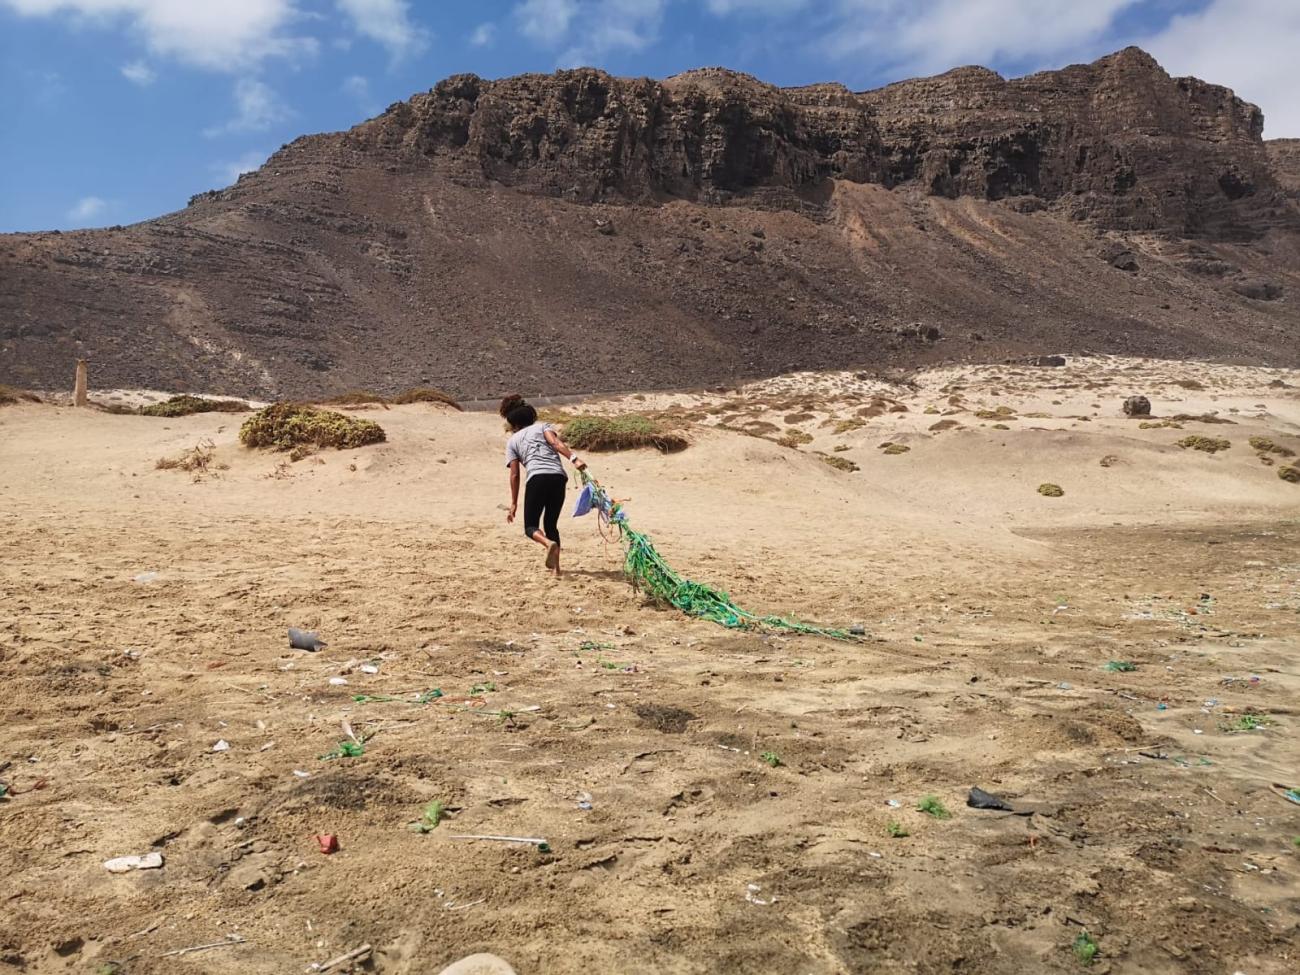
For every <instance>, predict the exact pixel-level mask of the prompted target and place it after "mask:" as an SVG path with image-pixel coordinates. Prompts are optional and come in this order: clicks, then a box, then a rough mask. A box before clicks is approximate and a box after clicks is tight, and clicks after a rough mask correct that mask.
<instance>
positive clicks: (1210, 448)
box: [1178, 435, 1232, 454]
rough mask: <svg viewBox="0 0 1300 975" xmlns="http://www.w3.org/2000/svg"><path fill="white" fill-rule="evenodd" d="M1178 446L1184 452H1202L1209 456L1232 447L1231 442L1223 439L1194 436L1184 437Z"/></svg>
mask: <svg viewBox="0 0 1300 975" xmlns="http://www.w3.org/2000/svg"><path fill="white" fill-rule="evenodd" d="M1178 446H1180V447H1182V448H1183V449H1184V450H1200V451H1204V452H1205V453H1207V454H1217V453H1218V452H1219V451H1220V450H1227V449H1228V448H1229V447H1231V446H1232V441H1231V440H1224V439H1223V438H1222V437H1202V436H1198V435H1193V436H1190V437H1183V439H1182V440H1180V441H1178Z"/></svg>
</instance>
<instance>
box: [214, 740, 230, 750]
mask: <svg viewBox="0 0 1300 975" xmlns="http://www.w3.org/2000/svg"><path fill="white" fill-rule="evenodd" d="M212 750H213V751H214V752H228V751H230V742H228V741H226V739H224V738H222V739H221V740H220V741H219V742H217V743H216V744H215V745H213V746H212Z"/></svg>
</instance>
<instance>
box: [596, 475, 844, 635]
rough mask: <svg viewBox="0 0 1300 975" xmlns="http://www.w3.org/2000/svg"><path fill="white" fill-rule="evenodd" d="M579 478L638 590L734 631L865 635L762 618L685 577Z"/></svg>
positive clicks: (617, 506) (617, 507) (605, 496)
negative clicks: (619, 548)
mask: <svg viewBox="0 0 1300 975" xmlns="http://www.w3.org/2000/svg"><path fill="white" fill-rule="evenodd" d="M578 477H579V479H580V480H581V482H582V483H583V484H584V485H588V486H590V487H591V491H592V507H593V508H594V509H595V510H596V511H597V512H599V514H600V520H601V524H602V526H613V527H616V528H617V529H618V537H619V540H620V541H621V542H622V545H623V549H624V556H623V574H624V575H625V576H627V578H628V581H629V582H631V583H632V588H633V589H634V590H636V591H637V592H644V593H645V594H646V595H647V596H649V597H650V598H651V599H654V600H657V601H659V602H663V603H667V604H668V605H670V606H673V607H675V608H676V609H678V610H680V611H681V612H683V613H685V614H686V615H687V616H694V617H696V618H697V619H703V620H709V621H710V622H713V623H717V624H718V625H719V626H725V627H728V628H729V629H733V630H753V629H767V630H778V631H783V632H787V633H803V634H807V635H810V636H823V637H829V638H830V639H832V640H846V641H856V640H860V639H862V637H863V634H861V633H853V632H850V631H849V630H841V629H834V628H832V627H826V626H816V625H813V624H810V623H801V622H800V621H798V620H795V619H790V618H788V617H784V616H759V615H757V614H755V613H751V612H749V611H748V610H746V609H742V608H741V607H740V606H737V605H736V604H735V602H733V601H732V599H731V597H730V596H728V595H727V594H726V593H725V592H723V591H722V590H720V589H714V588H713V587H712V586H706V585H705V584H704V583H702V582H693V581H692V580H690V579H686V578H684V577H683V576H681V575H680V574H679V573H678V572H677V571H676V570H674V569H673V567H672V566H670V565H669V564H668V563H667V562H666V561H664V557H663V556H662V555H660V554H659V550H658V549H656V548H655V546H654V543H653V542H652V541H651V540H650V536H648V535H645V534H643V533H641V532H639V531H637V530H636V529H635V528H633V527H632V526H631V525H630V524H628V521H627V513H626V511H624V509H623V506H622V504H621V503H620V502H618V501H615V500H614V499H613V498H612V497H611V496H610V495H609V493H608V492H607V491H606V490H605V489H604V488H603V487H602V486H601V485H600V483H599V482H598V481H597V480H596V479H595V478H594V477H592V476H591V475H590V474H588V473H587V472H586V471H580V472H579V473H578Z"/></svg>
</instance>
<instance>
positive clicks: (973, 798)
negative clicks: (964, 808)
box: [940, 786, 1012, 818]
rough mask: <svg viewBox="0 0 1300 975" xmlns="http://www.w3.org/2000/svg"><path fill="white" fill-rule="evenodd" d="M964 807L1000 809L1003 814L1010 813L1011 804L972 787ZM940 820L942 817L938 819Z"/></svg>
mask: <svg viewBox="0 0 1300 975" xmlns="http://www.w3.org/2000/svg"><path fill="white" fill-rule="evenodd" d="M966 805H968V806H970V807H971V808H972V809H1001V810H1003V811H1005V812H1012V808H1011V804H1010V803H1009V802H1007V801H1006V800H1005V799H1003V798H1002V797H1001V796H995V795H994V794H993V793H991V792H985V791H984V790H983V789H981V788H979V787H978V786H972V787H971V790H970V794H969V795H967V796H966ZM940 818H942V817H940Z"/></svg>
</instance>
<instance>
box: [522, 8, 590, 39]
mask: <svg viewBox="0 0 1300 975" xmlns="http://www.w3.org/2000/svg"><path fill="white" fill-rule="evenodd" d="M577 12H578V2H577V0H524V2H523V3H521V4H519V5H518V6H517V7H515V19H516V20H518V21H519V30H520V32H521V33H522V34H523V35H524V36H525V37H529V38H532V39H533V40H535V41H537V42H538V43H541V44H558V43H559V42H560V41H561V40H563V39H564V36H565V34H567V33H568V31H569V24H570V22H571V21H572V20H573V15H574V14H576V13H577Z"/></svg>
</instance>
